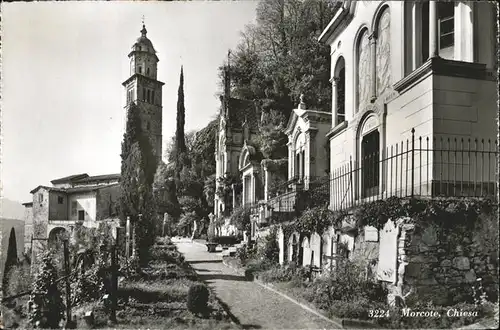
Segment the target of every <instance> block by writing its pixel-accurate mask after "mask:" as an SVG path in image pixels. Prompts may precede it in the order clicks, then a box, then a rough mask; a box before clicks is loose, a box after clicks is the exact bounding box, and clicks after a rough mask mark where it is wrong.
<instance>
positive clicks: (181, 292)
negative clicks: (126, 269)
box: [96, 244, 236, 329]
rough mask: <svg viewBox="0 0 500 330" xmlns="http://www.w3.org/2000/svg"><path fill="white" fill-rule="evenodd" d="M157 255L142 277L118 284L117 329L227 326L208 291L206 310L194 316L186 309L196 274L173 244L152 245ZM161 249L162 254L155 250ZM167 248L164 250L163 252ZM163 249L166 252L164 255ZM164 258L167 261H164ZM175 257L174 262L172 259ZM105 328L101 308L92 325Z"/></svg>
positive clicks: (223, 314)
mask: <svg viewBox="0 0 500 330" xmlns="http://www.w3.org/2000/svg"><path fill="white" fill-rule="evenodd" d="M153 249H154V250H156V251H153V257H155V256H156V257H159V259H156V260H154V261H153V262H152V263H151V264H150V268H149V269H147V270H146V271H145V273H146V276H143V277H142V278H137V279H130V278H129V279H124V280H123V281H122V282H121V283H120V284H119V299H118V306H119V307H118V311H117V313H116V316H117V321H118V324H117V325H114V326H113V327H114V328H117V329H131V328H133V329H137V328H150V329H171V328H175V329H231V328H235V327H236V326H235V325H234V324H232V323H231V321H230V319H229V317H228V315H227V314H226V313H225V311H224V310H223V308H222V307H221V306H220V304H219V303H218V301H217V300H216V298H215V295H214V293H213V292H212V291H211V292H210V297H209V313H207V315H204V316H200V315H194V314H192V313H191V312H190V311H188V309H187V296H188V290H189V288H190V286H191V285H193V284H196V283H199V282H200V281H199V280H198V277H197V275H196V273H195V272H194V271H193V270H192V268H191V267H190V266H189V264H188V263H186V262H184V260H183V257H182V255H180V253H179V252H178V251H177V249H176V248H175V245H173V244H167V245H162V246H155V247H153ZM158 251H162V252H163V253H157V252H158ZM166 251H168V252H166ZM165 252H166V254H165ZM166 260H168V261H166ZM174 260H175V261H174ZM173 261H174V262H173ZM103 327H107V323H106V315H105V314H104V312H103V310H102V308H101V309H97V310H96V328H103Z"/></svg>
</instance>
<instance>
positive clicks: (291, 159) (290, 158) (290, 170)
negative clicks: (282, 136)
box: [287, 135, 295, 180]
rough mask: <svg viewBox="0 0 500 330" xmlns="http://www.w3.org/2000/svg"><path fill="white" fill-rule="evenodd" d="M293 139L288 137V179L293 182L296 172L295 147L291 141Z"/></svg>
mask: <svg viewBox="0 0 500 330" xmlns="http://www.w3.org/2000/svg"><path fill="white" fill-rule="evenodd" d="M291 138H292V137H291V135H290V136H289V137H288V143H287V146H288V179H289V180H291V179H292V178H293V176H294V171H295V165H294V164H295V158H294V154H293V147H292V146H293V145H292V141H291V140H290V139H291Z"/></svg>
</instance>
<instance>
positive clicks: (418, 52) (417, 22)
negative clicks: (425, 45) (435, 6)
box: [411, 2, 423, 71]
mask: <svg viewBox="0 0 500 330" xmlns="http://www.w3.org/2000/svg"><path fill="white" fill-rule="evenodd" d="M422 6H423V5H422V3H419V2H413V3H412V9H411V14H412V35H411V37H412V41H411V42H412V60H413V62H412V68H411V69H412V70H411V71H413V70H416V69H417V68H418V67H419V66H420V64H421V63H422V49H421V47H420V45H421V44H422Z"/></svg>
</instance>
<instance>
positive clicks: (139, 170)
mask: <svg viewBox="0 0 500 330" xmlns="http://www.w3.org/2000/svg"><path fill="white" fill-rule="evenodd" d="M139 111H140V109H139V108H138V107H137V106H135V105H133V104H132V106H131V107H130V108H129V111H128V114H127V127H126V130H125V134H124V138H123V143H122V154H121V156H122V172H121V178H120V197H119V201H120V214H121V220H122V224H123V223H124V222H125V220H126V217H127V216H129V217H130V220H131V223H132V224H133V225H134V228H135V229H136V231H135V233H136V248H137V250H138V252H140V253H139V262H140V263H141V265H146V263H147V260H148V256H149V248H150V247H151V244H150V243H151V241H152V240H151V235H154V232H153V231H152V228H153V222H154V221H155V218H156V212H155V210H156V207H155V205H154V198H153V190H152V184H153V181H154V175H155V172H156V158H155V157H154V154H153V151H152V147H151V143H150V140H149V137H148V136H147V135H146V134H144V132H143V131H142V126H141V125H142V123H141V118H140V114H139ZM139 214H142V217H139Z"/></svg>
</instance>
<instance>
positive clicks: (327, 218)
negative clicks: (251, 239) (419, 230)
mask: <svg viewBox="0 0 500 330" xmlns="http://www.w3.org/2000/svg"><path fill="white" fill-rule="evenodd" d="M497 208H498V206H497V205H496V204H495V203H494V202H493V201H492V200H490V199H433V200H425V199H410V198H399V197H390V198H388V199H385V200H378V201H374V202H372V203H366V204H362V205H360V206H357V207H356V208H354V209H351V210H349V213H350V214H352V216H353V218H354V219H355V226H356V228H363V227H365V226H373V227H375V228H377V229H382V228H383V227H384V225H385V224H386V222H387V221H388V220H389V219H392V220H396V219H401V218H405V217H406V218H407V220H406V221H408V222H410V223H415V224H417V223H418V224H424V223H433V224H434V225H436V226H438V227H440V228H443V229H453V228H456V227H457V226H462V227H465V228H469V229H471V228H473V227H474V226H475V223H476V219H477V218H478V216H479V214H493V213H494V212H496V211H497ZM347 215H348V211H346V210H343V211H335V212H334V211H331V210H330V209H329V208H328V207H327V206H326V205H320V206H314V207H312V208H308V209H306V210H305V211H304V212H303V213H302V214H301V215H300V216H299V217H298V218H297V219H296V220H295V221H294V222H292V223H288V224H284V225H283V231H284V234H285V237H289V235H291V233H292V232H294V231H297V232H299V233H301V234H310V233H312V232H317V233H318V234H322V233H323V232H324V231H325V229H327V228H328V227H329V226H333V227H334V228H335V229H341V227H342V221H343V220H344V219H345V218H346V217H347Z"/></svg>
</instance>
